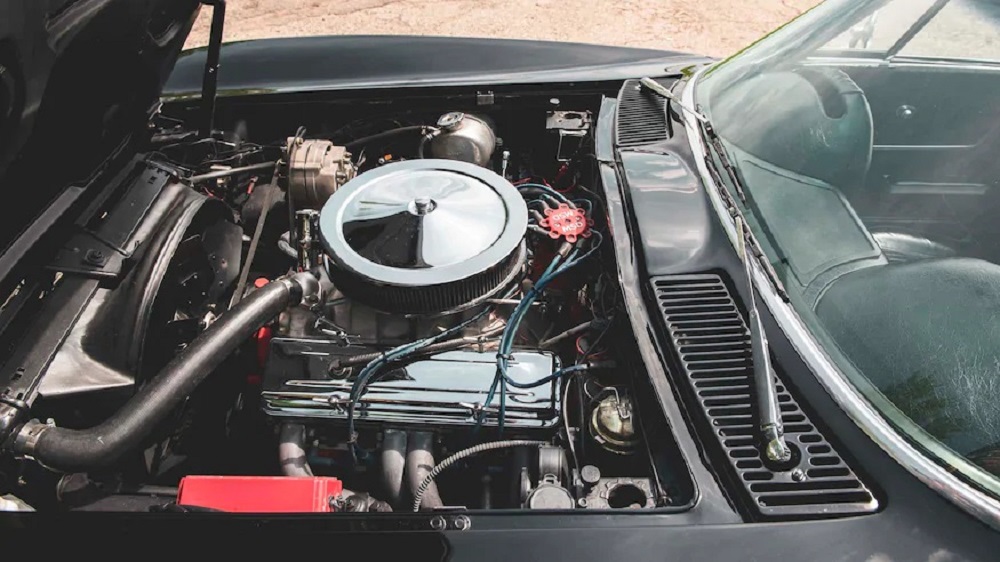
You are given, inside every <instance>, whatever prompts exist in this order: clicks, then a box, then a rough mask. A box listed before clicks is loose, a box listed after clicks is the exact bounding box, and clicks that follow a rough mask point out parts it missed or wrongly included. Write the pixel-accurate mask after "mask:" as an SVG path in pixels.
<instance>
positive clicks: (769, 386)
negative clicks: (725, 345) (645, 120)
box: [639, 77, 792, 463]
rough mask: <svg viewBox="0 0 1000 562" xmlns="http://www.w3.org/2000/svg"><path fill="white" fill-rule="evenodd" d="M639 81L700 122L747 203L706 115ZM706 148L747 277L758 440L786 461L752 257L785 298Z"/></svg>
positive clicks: (774, 459) (768, 451)
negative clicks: (758, 426) (756, 291)
mask: <svg viewBox="0 0 1000 562" xmlns="http://www.w3.org/2000/svg"><path fill="white" fill-rule="evenodd" d="M639 82H640V83H641V84H642V85H643V87H645V88H647V89H649V90H650V91H652V92H653V93H655V94H657V95H659V96H662V97H663V98H665V99H666V100H667V101H668V102H671V103H672V102H676V106H677V107H679V108H680V109H681V110H683V111H684V112H686V113H687V114H689V115H691V116H692V117H694V118H695V119H697V120H698V122H699V123H701V126H702V131H703V132H704V135H705V139H706V140H707V141H708V143H710V144H711V147H712V148H713V149H714V150H715V153H716V154H717V155H718V159H719V164H721V167H722V168H723V169H725V171H726V174H727V175H728V176H729V180H730V182H732V185H733V186H734V188H735V190H736V195H737V197H739V198H740V200H741V201H743V202H744V203H746V201H747V199H746V191H745V190H744V189H743V182H742V179H741V178H740V176H739V174H738V173H737V171H736V168H735V166H733V164H732V161H731V160H730V158H729V153H728V151H727V150H726V147H725V146H724V145H723V144H722V139H721V138H720V137H719V135H718V133H716V132H715V128H714V127H712V122H711V121H710V120H709V119H708V117H707V116H706V115H705V114H704V113H702V112H700V111H698V110H695V109H690V108H688V107H686V106H685V105H684V104H682V103H681V102H680V100H678V99H677V97H676V96H675V95H674V93H673V92H671V91H670V90H669V89H668V88H666V87H664V86H663V85H662V84H660V83H659V82H656V81H655V80H653V79H652V78H648V77H647V78H642V79H641V80H640V81H639ZM705 148H706V151H705V152H706V155H705V163H706V165H707V166H708V168H709V170H711V171H712V173H713V174H714V175H715V176H716V177H713V178H712V179H713V181H715V183H716V184H717V185H718V189H719V192H720V193H721V195H722V199H723V201H724V202H725V204H726V207H727V210H728V211H729V214H730V215H731V216H732V218H733V220H734V221H735V223H736V232H737V240H738V247H737V251H738V252H739V256H740V261H741V262H742V264H743V270H744V273H745V274H746V276H747V296H748V298H747V315H748V317H749V318H748V320H749V322H748V324H749V329H750V354H751V357H750V358H751V363H752V368H753V379H754V388H755V390H756V394H757V410H758V414H759V416H760V433H761V443H762V444H763V446H764V455H765V456H766V457H767V459H768V460H769V461H771V462H773V463H787V462H788V461H789V460H791V458H792V451H791V449H789V447H788V444H787V443H786V442H785V430H784V425H783V424H782V422H781V409H780V408H779V406H778V388H777V384H776V383H775V380H774V376H773V375H772V368H771V351H770V346H769V345H768V343H767V334H766V333H765V332H764V324H763V322H762V321H761V319H760V314H759V313H758V311H757V302H756V296H755V294H754V293H755V288H754V283H753V270H752V268H751V260H757V261H758V262H760V263H761V266H762V267H763V268H764V271H765V273H767V275H768V277H769V278H770V280H771V282H772V284H773V285H774V287H775V290H776V291H777V292H778V294H779V295H780V296H781V297H782V298H783V299H787V297H786V296H785V291H784V287H783V286H782V284H781V281H780V280H779V279H778V276H777V274H776V273H775V272H774V270H773V269H772V268H771V264H770V262H768V261H767V257H766V256H764V254H763V252H761V251H760V245H759V244H758V243H757V240H756V238H755V237H754V235H753V232H752V231H751V230H750V228H749V227H748V226H747V224H746V220H745V219H744V217H743V214H742V212H741V211H740V209H739V207H737V205H736V202H735V201H733V199H732V196H731V195H730V194H729V191H728V190H727V189H726V188H725V186H724V185H723V182H722V178H721V177H718V175H719V171H718V166H717V165H716V162H715V161H714V160H713V159H712V157H711V155H710V154H708V152H709V151H708V150H707V149H708V147H707V146H706V147H705Z"/></svg>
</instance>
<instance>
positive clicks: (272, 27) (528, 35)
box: [188, 0, 817, 56]
mask: <svg viewBox="0 0 1000 562" xmlns="http://www.w3.org/2000/svg"><path fill="white" fill-rule="evenodd" d="M816 3H817V0H230V1H229V3H228V11H227V17H226V32H225V39H226V41H238V40H241V39H257V38H262V37H289V36H303V35H341V34H351V35H359V34H360V35H365V34H377V35H445V36H467V37H504V38H514V39H549V40H558V41H574V42H582V43H597V44H606V45H624V46H630V47H651V48H659V49H670V50H678V51H687V52H693V53H700V54H707V55H713V56H725V55H728V54H731V53H733V52H735V51H737V50H739V49H741V48H742V47H745V46H746V45H748V44H750V43H751V42H753V41H754V40H755V39H757V38H759V37H760V36H762V35H763V34H765V33H767V32H768V31H771V30H772V29H774V28H775V27H777V26H779V25H781V24H782V23H784V22H786V21H788V20H789V19H791V18H793V17H795V16H796V15H798V14H800V13H802V12H803V11H805V10H807V9H809V8H811V7H812V6H814V5H815V4H816ZM209 14H210V10H208V9H206V10H205V11H204V12H203V13H202V16H201V18H200V19H199V21H198V23H197V25H196V27H195V30H194V33H192V35H191V39H190V40H189V44H188V46H191V47H193V46H200V45H203V44H205V42H206V41H207V36H208V20H209V17H208V16H209Z"/></svg>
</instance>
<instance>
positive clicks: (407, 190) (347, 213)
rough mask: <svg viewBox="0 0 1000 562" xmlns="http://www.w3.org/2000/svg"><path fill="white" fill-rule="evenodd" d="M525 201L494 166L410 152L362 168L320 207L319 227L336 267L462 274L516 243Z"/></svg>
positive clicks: (409, 281) (404, 278)
mask: <svg viewBox="0 0 1000 562" xmlns="http://www.w3.org/2000/svg"><path fill="white" fill-rule="evenodd" d="M527 221H528V216H527V208H526V206H525V204H524V201H523V199H522V198H521V196H520V195H519V194H518V193H517V190H516V189H515V188H514V187H513V186H512V185H511V184H510V183H509V182H507V181H506V180H505V179H503V178H501V177H500V176H498V175H497V174H494V173H493V172H491V171H489V170H487V169H485V168H481V167H479V166H475V165H472V164H468V163H465V162H457V161H453V160H430V159H428V160H409V161H405V162H399V163H394V164H389V165H386V166H383V167H381V168H378V169H376V170H372V171H369V172H366V173H364V174H362V175H360V176H358V177H357V178H355V179H354V180H351V181H350V182H348V183H347V184H346V185H345V186H343V187H342V188H341V189H340V190H339V191H337V192H336V193H335V194H334V195H333V196H332V197H331V198H330V199H329V200H328V201H327V203H326V205H325V206H324V207H323V211H322V214H321V216H320V234H321V236H322V239H323V243H324V244H325V245H326V248H327V250H328V251H329V253H330V255H331V257H332V258H333V260H334V262H335V263H336V265H337V266H338V267H341V268H346V269H348V270H350V271H352V272H355V273H357V274H360V275H361V276H363V277H365V278H367V279H370V280H373V281H376V282H379V283H384V284H392V285H401V286H424V285H433V284H441V283H448V282H453V281H459V280H462V279H466V278H468V277H470V276H472V275H476V274H478V273H480V272H482V271H485V270H486V269H488V268H491V267H493V266H495V265H496V264H498V263H500V262H501V261H503V260H504V259H506V258H507V257H509V256H510V255H511V253H512V252H514V251H515V250H516V249H517V248H518V246H519V245H520V242H521V239H522V238H523V237H524V233H525V230H526V228H527Z"/></svg>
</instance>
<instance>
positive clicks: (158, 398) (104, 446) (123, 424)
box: [11, 272, 320, 472]
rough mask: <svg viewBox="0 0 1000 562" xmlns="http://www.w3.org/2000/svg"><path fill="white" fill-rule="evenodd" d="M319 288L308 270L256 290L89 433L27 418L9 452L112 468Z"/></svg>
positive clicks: (58, 463)
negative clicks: (226, 363)
mask: <svg viewBox="0 0 1000 562" xmlns="http://www.w3.org/2000/svg"><path fill="white" fill-rule="evenodd" d="M319 290H320V289H319V281H318V280H317V278H316V277H315V276H314V275H313V274H311V273H308V272H303V273H297V274H295V275H292V276H290V277H287V278H283V279H278V280H276V281H273V282H271V283H269V284H267V285H265V286H264V287H262V288H260V289H257V290H256V291H254V292H253V293H251V294H250V295H248V296H247V297H246V298H244V299H243V300H241V301H240V302H239V304H237V305H236V306H234V307H233V308H231V309H230V310H229V311H227V312H226V313H225V314H223V315H222V316H220V317H219V319H218V320H216V321H215V323H213V324H212V325H211V326H209V327H208V329H206V330H205V331H204V332H202V333H201V334H199V335H198V337H196V338H195V339H194V341H192V342H191V344H190V345H188V346H187V347H186V348H184V350H183V351H181V352H180V353H179V354H178V355H177V356H176V357H175V358H174V359H173V360H172V361H171V362H170V363H168V364H167V365H166V366H165V367H164V368H163V369H162V370H161V371H160V373H159V374H158V375H157V376H156V377H154V378H153V379H152V380H151V381H149V382H148V383H147V384H146V385H145V386H143V387H142V389H141V390H139V392H137V393H136V394H135V396H133V397H132V398H131V399H130V400H129V401H128V402H126V403H125V405H124V406H123V407H122V408H121V409H120V410H118V412H116V413H115V414H114V415H112V416H111V417H110V418H108V419H107V420H105V421H104V422H103V423H101V424H100V425H98V426H96V427H92V428H90V429H67V428H64V427H56V426H53V425H47V424H45V423H42V422H40V421H38V420H31V421H29V422H27V423H26V424H24V425H23V426H22V427H21V428H20V429H19V430H18V431H17V433H16V435H15V436H14V437H13V440H12V441H13V444H12V445H11V448H12V450H13V452H14V453H15V454H18V455H24V456H29V457H32V458H34V459H35V460H36V461H38V462H39V463H40V464H42V465H43V466H46V467H48V468H51V469H54V470H59V471H64V472H73V471H87V470H92V469H95V468H101V467H105V466H108V465H110V464H112V463H113V462H115V461H116V460H118V459H119V458H120V457H121V456H122V455H123V454H125V453H126V452H128V451H132V450H134V449H136V448H137V447H139V446H140V445H142V443H143V441H144V440H146V439H147V438H148V437H149V435H150V434H151V433H152V432H153V430H154V429H155V428H156V427H157V426H158V425H159V424H160V423H161V422H163V420H164V419H166V417H167V416H168V415H170V413H171V412H172V411H173V410H174V408H176V407H177V406H178V405H179V404H180V403H181V402H183V401H184V400H185V399H186V398H187V397H188V396H189V395H190V394H191V393H192V392H194V390H195V388H197V387H198V385H199V384H201V382H202V381H203V380H204V379H205V378H206V377H207V376H208V375H209V374H210V373H211V372H212V371H214V370H215V368H216V367H218V366H219V365H220V364H221V363H222V362H223V361H224V360H225V359H226V358H227V357H228V356H229V355H230V354H231V353H232V352H233V351H235V350H236V349H237V348H238V347H239V346H240V345H242V344H244V343H246V342H247V340H248V339H249V338H250V337H251V336H253V334H254V333H255V332H256V331H257V330H258V329H260V327H261V326H263V325H264V324H266V323H267V322H269V321H271V320H272V319H273V318H275V317H276V316H277V315H278V314H280V313H281V312H282V311H283V310H285V309H286V308H288V307H289V306H294V305H297V304H299V303H300V302H302V300H303V298H304V297H312V296H315V295H317V294H318V292H319Z"/></svg>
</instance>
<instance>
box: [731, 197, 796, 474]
mask: <svg viewBox="0 0 1000 562" xmlns="http://www.w3.org/2000/svg"><path fill="white" fill-rule="evenodd" d="M736 230H737V231H738V233H739V254H740V260H741V261H742V262H743V271H744V273H746V276H747V316H748V318H747V320H748V324H749V325H750V326H749V328H750V359H751V363H752V366H753V380H754V387H755V389H756V393H757V410H758V414H759V416H760V434H761V435H760V436H761V443H762V444H763V446H764V454H765V455H766V456H767V459H768V460H770V461H771V462H775V463H786V462H788V461H789V460H791V458H792V451H791V449H789V448H788V444H787V443H785V428H784V425H783V424H782V422H781V410H780V408H779V407H778V388H777V385H776V383H775V381H774V376H772V374H771V372H772V369H771V350H770V346H769V345H768V343H767V334H766V333H765V332H764V323H763V322H762V321H761V319H760V314H759V313H758V312H757V302H756V297H755V296H754V284H753V271H752V269H751V266H750V261H751V256H750V254H751V253H752V250H751V249H750V247H749V245H748V243H747V242H748V238H750V239H752V238H751V237H752V236H753V235H752V234H751V233H750V230H749V229H748V228H747V226H746V223H744V222H743V218H742V217H739V216H737V217H736Z"/></svg>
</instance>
